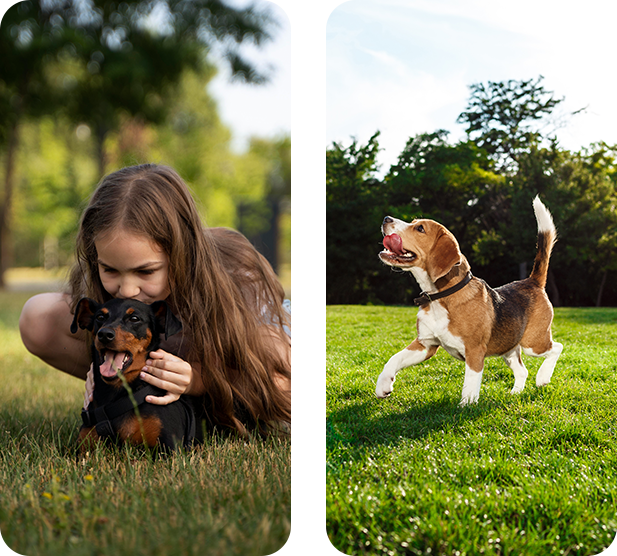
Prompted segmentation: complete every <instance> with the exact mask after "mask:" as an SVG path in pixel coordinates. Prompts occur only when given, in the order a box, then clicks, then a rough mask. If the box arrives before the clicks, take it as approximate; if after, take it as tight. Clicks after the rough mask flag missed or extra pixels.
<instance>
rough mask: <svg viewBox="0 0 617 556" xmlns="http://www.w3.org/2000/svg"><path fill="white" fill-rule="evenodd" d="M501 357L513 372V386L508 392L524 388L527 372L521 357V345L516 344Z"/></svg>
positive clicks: (516, 392) (519, 390) (514, 392)
mask: <svg viewBox="0 0 617 556" xmlns="http://www.w3.org/2000/svg"><path fill="white" fill-rule="evenodd" d="M502 357H503V360H504V361H505V362H506V364H507V365H508V367H510V369H512V373H514V387H513V388H512V390H511V392H510V393H511V394H518V393H520V392H522V391H523V388H525V382H527V375H528V374H529V372H528V371H527V368H526V367H525V364H524V363H523V360H522V359H521V346H516V347H515V348H514V349H513V350H512V351H509V352H508V353H505V354H504V355H502Z"/></svg>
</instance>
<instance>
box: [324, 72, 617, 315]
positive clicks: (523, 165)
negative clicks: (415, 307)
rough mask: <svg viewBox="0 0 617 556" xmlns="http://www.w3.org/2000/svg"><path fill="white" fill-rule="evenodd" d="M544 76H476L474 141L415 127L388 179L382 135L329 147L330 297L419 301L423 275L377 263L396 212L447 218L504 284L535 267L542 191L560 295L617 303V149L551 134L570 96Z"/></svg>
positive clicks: (484, 269) (471, 118)
mask: <svg viewBox="0 0 617 556" xmlns="http://www.w3.org/2000/svg"><path fill="white" fill-rule="evenodd" d="M540 81H541V78H538V79H537V80H528V81H521V82H517V81H507V82H502V83H492V82H489V83H488V85H484V84H475V85H472V86H471V90H472V98H471V99H470V102H469V106H468V110H467V111H466V112H464V113H463V114H461V116H459V121H463V122H466V123H468V129H467V131H468V134H469V138H468V140H464V141H459V142H457V143H450V142H449V141H448V132H447V131H445V130H438V131H436V132H434V133H424V134H420V135H417V136H414V137H411V138H410V139H409V140H408V142H407V144H406V146H405V148H404V150H403V152H402V153H401V154H400V156H399V159H398V161H397V163H396V164H394V165H392V166H391V168H390V169H389V171H388V172H387V174H386V175H385V177H384V178H383V179H382V180H379V179H377V178H376V177H375V157H374V153H375V152H376V150H377V149H378V144H377V136H378V135H375V136H374V137H373V138H371V140H370V141H369V143H368V144H367V145H366V146H358V145H357V143H356V141H353V142H352V144H351V145H350V146H349V147H348V148H347V149H344V148H343V147H341V146H340V145H338V144H334V145H333V146H332V147H331V148H329V149H328V150H327V151H326V166H327V176H326V202H327V205H326V215H327V219H326V225H327V238H328V245H327V280H328V281H327V299H328V302H329V303H366V302H373V303H375V302H383V303H397V304H408V303H410V301H411V297H412V293H413V295H415V293H414V289H415V291H416V292H417V288H416V287H415V283H414V285H413V287H411V285H410V281H412V280H410V279H409V278H408V277H407V274H404V275H403V276H404V277H403V276H401V275H400V274H394V273H393V272H392V271H391V270H390V269H389V268H385V267H384V266H383V265H380V264H378V263H377V262H376V255H377V252H378V250H379V249H378V248H377V245H376V244H377V243H378V242H380V240H381V234H379V227H380V225H381V221H382V220H383V218H384V216H386V215H390V216H394V217H396V218H400V219H402V220H405V221H410V220H412V219H413V218H417V217H424V218H432V219H434V220H437V221H438V222H441V223H442V224H444V225H445V226H446V227H447V228H448V229H449V230H450V231H452V232H453V233H454V235H455V236H456V238H457V239H458V241H459V243H460V246H461V251H462V252H463V254H464V255H465V256H466V257H467V258H468V259H469V261H470V263H471V265H472V270H473V271H474V273H475V274H476V275H477V276H479V277H481V278H484V279H485V280H486V281H487V282H488V283H489V284H490V285H492V286H494V287H496V286H499V285H502V284H504V283H507V282H511V281H513V280H517V279H519V278H520V277H522V276H526V275H528V274H529V272H530V271H531V266H532V264H533V260H534V257H535V246H536V236H537V225H536V221H535V217H534V213H533V209H532V199H533V198H534V197H535V196H536V195H538V194H539V195H540V197H541V198H542V200H543V202H544V203H545V204H546V205H547V206H548V208H549V210H550V211H551V212H552V214H553V217H554V220H555V223H556V225H557V229H558V232H559V238H560V239H559V242H558V244H557V246H556V248H555V251H554V254H553V257H552V258H551V266H550V269H549V279H548V285H547V291H548V294H549V296H550V298H551V300H552V301H553V303H554V304H555V305H560V304H565V305H601V304H609V305H615V304H617V284H616V283H615V280H614V279H611V277H614V273H615V271H616V270H617V243H616V240H617V232H616V229H617V212H616V210H615V206H617V192H616V189H615V186H616V176H617V158H616V154H617V152H616V148H615V147H611V146H609V145H606V144H604V143H598V144H593V145H591V146H590V147H588V148H585V149H582V150H581V151H580V152H570V151H567V150H564V149H562V148H560V146H559V144H558V143H557V141H556V139H555V138H545V137H542V135H541V134H540V133H539V132H538V131H537V129H539V125H538V124H539V122H541V119H542V118H543V117H546V116H547V115H550V113H551V111H552V109H553V108H554V107H555V106H556V105H557V104H558V103H559V102H561V101H560V100H555V98H554V97H553V96H552V93H550V92H547V91H545V90H544V88H543V87H542V86H541V85H540ZM534 126H535V127H534ZM369 155H370V156H369ZM371 156H372V158H371ZM343 247H344V248H343ZM394 279H396V280H398V281H399V284H396V283H395V282H394Z"/></svg>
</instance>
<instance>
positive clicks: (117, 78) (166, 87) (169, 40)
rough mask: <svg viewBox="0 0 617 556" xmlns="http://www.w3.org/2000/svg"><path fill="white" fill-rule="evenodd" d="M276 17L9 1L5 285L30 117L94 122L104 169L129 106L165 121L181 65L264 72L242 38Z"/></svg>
mask: <svg viewBox="0 0 617 556" xmlns="http://www.w3.org/2000/svg"><path fill="white" fill-rule="evenodd" d="M274 25H275V22H274V20H273V19H272V17H271V16H270V14H269V12H268V11H266V10H257V9H256V8H254V7H250V8H242V9H237V8H233V7H231V6H229V5H227V4H226V3H225V2H222V1H220V0H170V1H169V2H160V1H157V0H148V1H136V0H127V1H126V2H122V3H120V4H118V3H117V2H114V1H110V0H92V1H91V2H81V1H78V0H55V1H49V2H44V3H41V4H39V3H38V2H35V1H31V0H26V1H25V2H20V3H18V4H16V5H14V6H12V7H11V8H9V10H8V11H7V13H6V14H5V16H4V17H3V19H2V26H1V28H0V76H1V78H0V108H2V110H0V114H2V115H1V116H0V148H2V149H3V150H4V151H5V179H4V188H3V189H4V191H3V197H2V200H1V201H0V203H1V204H0V287H2V286H3V275H4V270H5V269H6V268H7V266H8V264H9V261H10V257H9V253H8V251H9V246H10V243H11V242H10V223H9V218H10V211H11V201H12V193H13V188H14V183H13V174H14V164H15V151H16V148H17V144H18V130H19V124H20V122H21V121H22V119H23V118H24V117H28V116H36V115H41V114H44V113H51V112H59V111H60V110H62V111H63V112H64V113H65V114H67V116H68V117H69V118H70V119H71V120H73V121H74V122H75V123H76V124H87V125H88V126H89V127H90V128H91V130H92V131H93V133H94V136H95V137H96V139H97V151H98V159H99V175H102V174H103V173H104V172H105V162H106V161H105V158H106V155H105V141H106V138H107V136H108V134H109V132H110V131H111V130H113V129H115V128H116V127H117V125H118V122H119V121H120V118H122V114H129V115H131V116H134V117H139V118H140V119H141V120H143V121H146V122H162V121H163V119H164V117H165V115H166V108H167V106H168V105H169V98H170V94H171V93H172V92H173V90H174V87H175V84H176V83H177V81H178V80H179V79H180V76H181V75H182V73H183V71H184V69H185V68H193V69H204V67H207V62H206V57H205V56H206V55H214V54H216V55H217V56H218V57H219V58H222V59H224V60H226V62H227V63H228V64H229V65H230V67H231V72H232V76H233V77H234V78H235V79H242V80H245V81H248V82H253V83H259V82H262V81H264V80H265V79H266V76H265V74H264V73H263V72H261V71H260V70H259V69H258V68H256V67H255V65H254V64H252V63H250V62H249V61H248V60H247V59H246V58H245V57H244V56H243V55H242V53H241V51H240V48H239V47H240V45H241V44H243V43H246V42H252V43H255V44H258V45H259V44H262V43H263V42H264V41H267V40H269V39H270V38H271V35H270V32H271V29H272V28H273V27H274ZM60 99H62V102H60Z"/></svg>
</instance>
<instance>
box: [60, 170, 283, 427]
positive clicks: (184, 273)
mask: <svg viewBox="0 0 617 556" xmlns="http://www.w3.org/2000/svg"><path fill="white" fill-rule="evenodd" d="M113 229H124V230H126V231H129V232H133V233H137V234H144V235H146V236H148V237H149V238H151V239H152V240H153V241H154V242H155V243H157V244H158V245H159V246H160V247H161V248H162V249H163V250H164V251H165V253H166V254H167V256H168V257H169V284H170V288H171V294H170V297H169V298H168V302H169V303H170V304H171V306H172V307H173V309H174V311H175V312H176V313H177V314H178V316H179V317H180V318H181V319H182V322H183V324H184V329H185V330H187V331H188V333H189V337H190V347H189V351H188V354H187V357H186V360H187V361H188V362H189V363H191V362H193V364H194V363H198V364H199V365H200V367H201V378H202V380H203V384H204V387H205V390H206V400H205V403H206V406H207V407H208V413H209V417H210V419H211V420H212V421H213V424H214V425H216V426H218V427H222V428H232V429H236V430H237V431H238V432H240V433H242V434H246V432H247V430H248V429H250V428H252V426H255V425H258V426H259V429H260V430H261V431H262V432H265V431H266V430H267V426H268V424H275V423H280V422H284V421H288V422H291V394H290V392H288V391H283V390H282V389H281V388H280V387H279V385H278V384H277V379H278V380H280V379H281V378H283V379H290V376H291V367H290V361H289V357H288V354H285V353H283V352H285V351H286V350H280V349H277V347H276V346H277V345H279V346H280V342H287V344H284V345H289V338H288V337H287V335H286V334H285V333H284V331H283V325H285V324H287V314H286V313H285V311H284V310H283V308H282V302H283V298H284V292H283V288H282V286H281V284H280V283H279V281H278V279H277V277H276V274H275V273H274V271H273V270H272V267H271V266H270V264H269V263H268V262H267V261H266V259H265V258H264V257H263V256H262V255H260V254H259V253H258V252H257V251H256V249H255V248H254V247H253V246H252V245H251V244H250V242H249V241H248V240H247V239H246V238H245V237H244V236H243V235H242V234H240V233H238V232H235V231H233V230H229V229H224V228H206V227H204V225H203V223H202V221H201V218H200V216H199V213H198V211H197V207H196V205H195V201H194V199H193V197H192V196H191V194H190V191H189V189H188V187H187V185H186V184H185V183H184V181H183V180H182V179H181V178H180V176H179V175H178V174H177V173H176V172H175V171H174V170H173V169H171V168H169V167H166V166H159V165H154V164H144V165H140V166H131V167H128V168H124V169H122V170H118V171H117V172H114V173H112V174H110V175H108V176H106V177H105V178H103V180H102V181H101V183H100V184H99V186H98V187H97V189H96V191H95V192H94V194H93V196H92V198H91V200H90V203H89V205H88V207H87V208H86V210H85V211H84V213H83V216H82V219H81V225H80V230H79V233H78V236H77V245H76V255H77V260H76V263H75V265H74V267H73V269H72V271H71V275H70V282H69V288H70V289H69V292H70V294H71V297H72V302H73V305H72V309H74V306H75V304H76V303H77V301H78V300H79V299H80V298H81V297H84V296H88V297H91V298H93V299H96V300H97V301H99V302H103V301H106V300H108V299H109V298H110V297H111V296H110V294H109V293H107V292H106V291H105V289H104V288H103V285H102V283H101V279H100V276H99V272H98V264H97V260H98V257H97V252H96V247H95V243H94V242H95V240H96V238H97V236H99V235H100V234H103V233H105V232H107V231H110V230H113Z"/></svg>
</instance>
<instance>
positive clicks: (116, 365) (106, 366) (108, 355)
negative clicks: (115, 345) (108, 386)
mask: <svg viewBox="0 0 617 556" xmlns="http://www.w3.org/2000/svg"><path fill="white" fill-rule="evenodd" d="M127 355H128V354H127V353H126V352H124V351H106V352H105V361H103V363H101V366H100V367H99V370H100V371H101V374H102V375H103V376H104V377H107V378H113V377H114V376H116V374H117V372H116V371H117V370H122V367H123V365H124V359H125V357H126V356H127Z"/></svg>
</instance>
